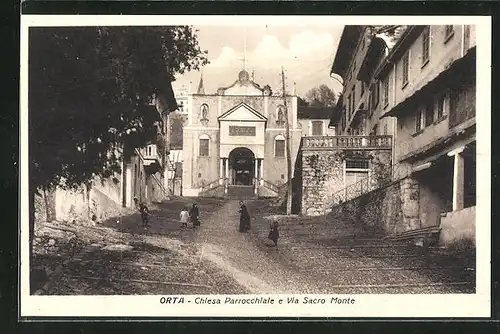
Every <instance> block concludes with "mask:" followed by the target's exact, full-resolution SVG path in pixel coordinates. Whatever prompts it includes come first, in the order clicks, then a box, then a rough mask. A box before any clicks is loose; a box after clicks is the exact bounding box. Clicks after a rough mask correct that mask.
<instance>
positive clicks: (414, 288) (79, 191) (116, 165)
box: [20, 15, 492, 318]
mask: <svg viewBox="0 0 500 334" xmlns="http://www.w3.org/2000/svg"><path fill="white" fill-rule="evenodd" d="M384 23H392V24H391V25H385V24H384ZM407 23H412V24H413V25H407ZM444 23H446V25H445V24H444ZM490 54H491V20H490V18H489V17H487V16H482V17H479V16H467V17H466V16H463V17H458V16H428V17H425V16H420V17H419V16H390V17H383V16H359V17H356V16H237V15H231V16H154V15H153V16H141V15H134V16H126V15H119V16H112V15H110V16H105V15H86V16H85V15H84V16H79V15H57V16H51V15H23V16H22V18H21V90H20V93H21V95H20V97H21V102H20V103H21V109H20V110H21V118H20V121H21V123H20V128H21V132H20V133H21V138H20V143H21V161H20V165H21V166H22V167H23V169H22V170H21V187H22V188H21V190H22V191H21V221H20V230H21V234H20V244H21V252H20V286H21V296H20V307H21V310H20V314H21V316H22V317H32V316H39V317H55V316H57V317H84V318H90V317H121V316H123V317H176V318H178V317H205V316H210V317H299V316H300V317H334V318H337V317H411V318H419V317H489V316H490V302H491V297H490V282H491V279H490V277H491V272H490V271H491V270H490V248H491V245H490V244H491V226H490V225H491V218H490V217H491V214H490V211H491V207H490V201H491V198H490V175H491V173H490V153H491V148H490V147H491V145H490V123H491V113H492V111H491V105H490V97H491V93H490V91H491V88H490V86H491V75H490V72H491V69H490V67H491V56H490ZM477 127H479V128H477ZM477 160H479V161H478V162H479V164H476V161H477ZM476 165H479V166H480V167H481V168H480V174H478V172H477V169H476Z"/></svg>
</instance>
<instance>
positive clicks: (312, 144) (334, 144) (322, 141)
mask: <svg viewBox="0 0 500 334" xmlns="http://www.w3.org/2000/svg"><path fill="white" fill-rule="evenodd" d="M336 148H355V149H391V148H392V136H314V137H303V138H302V150H329V149H336Z"/></svg>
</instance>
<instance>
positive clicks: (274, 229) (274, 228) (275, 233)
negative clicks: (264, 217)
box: [268, 221, 280, 249]
mask: <svg viewBox="0 0 500 334" xmlns="http://www.w3.org/2000/svg"><path fill="white" fill-rule="evenodd" d="M270 228H271V229H270V231H269V236H268V238H269V239H271V240H272V241H273V242H274V246H275V247H276V249H278V239H279V237H280V232H279V230H278V222H277V221H274V222H272V224H271V226H270Z"/></svg>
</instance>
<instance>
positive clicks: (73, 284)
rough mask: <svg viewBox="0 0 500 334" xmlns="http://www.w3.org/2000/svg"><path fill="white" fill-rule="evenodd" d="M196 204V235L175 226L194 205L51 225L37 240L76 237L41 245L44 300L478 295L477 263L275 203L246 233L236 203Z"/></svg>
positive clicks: (259, 203) (257, 205) (172, 204)
mask: <svg viewBox="0 0 500 334" xmlns="http://www.w3.org/2000/svg"><path fill="white" fill-rule="evenodd" d="M198 203H199V205H200V208H201V222H202V223H201V227H200V228H199V229H196V230H194V229H192V228H188V229H182V228H181V227H180V223H179V222H178V221H177V219H178V213H179V212H180V209H181V208H182V207H183V206H185V205H189V204H190V201H189V200H173V201H167V202H164V203H162V204H159V205H157V206H156V207H154V208H152V209H151V212H152V216H151V224H150V227H149V228H148V229H147V230H144V229H143V228H142V227H141V224H140V218H139V216H138V215H136V214H133V215H129V216H125V217H122V218H120V219H113V220H109V221H106V222H103V223H101V224H97V225H96V226H90V227H89V226H67V225H64V224H63V223H61V224H55V223H52V224H51V225H46V226H45V227H44V228H43V229H41V230H39V234H40V233H41V232H43V231H45V232H47V231H52V232H54V231H59V232H62V231H61V229H63V230H67V231H73V232H71V234H74V235H76V236H77V237H76V238H74V237H73V238H71V239H70V240H71V242H69V243H71V244H72V245H73V244H74V245H73V246H72V247H69V246H68V245H69V243H66V244H65V241H64V236H59V237H60V239H58V238H57V237H56V236H54V235H56V234H57V233H56V234H54V233H53V237H52V238H50V239H52V240H54V241H53V242H50V243H53V244H56V245H60V246H58V248H57V253H58V256H56V255H55V254H53V253H54V252H52V253H51V251H50V250H47V249H45V250H43V249H44V248H43V247H39V250H38V252H37V253H36V254H37V255H36V257H35V260H36V265H38V266H43V267H45V268H49V273H52V275H49V277H51V278H50V280H51V281H53V282H52V283H51V284H47V285H46V286H45V290H39V291H38V292H37V293H39V294H90V295H93V294H105V295H111V294H214V293H215V294H219V293H220V294H237V293H252V294H262V293H294V294H296V293H346V294H347V293H350V294H352V293H473V292H474V285H475V284H474V280H475V272H474V271H473V269H471V268H474V263H473V258H470V259H465V258H464V257H460V258H457V256H456V255H455V257H453V256H452V255H450V254H443V253H440V252H439V250H434V251H432V252H431V254H430V255H428V256H427V259H426V257H425V256H424V255H422V254H420V252H419V250H418V248H416V247H412V246H408V245H407V244H403V243H389V242H385V241H384V240H382V239H381V238H379V237H377V236H374V235H370V234H368V233H367V232H365V231H363V230H360V229H358V228H356V227H355V226H352V224H346V223H342V222H340V221H336V220H335V219H334V218H333V217H328V216H324V217H315V218H299V217H286V216H279V215H276V214H277V211H278V210H277V209H276V208H274V207H271V206H269V201H268V200H256V201H250V202H249V203H248V206H249V210H250V214H251V216H252V221H251V223H252V228H251V231H249V232H248V233H240V232H239V231H238V219H239V214H238V201H224V200H215V199H200V200H199V201H198ZM272 219H276V220H278V221H279V222H280V235H281V238H280V241H279V246H278V249H275V248H274V247H273V246H271V242H270V240H267V233H268V231H269V223H270V222H271V221H272ZM57 229H59V230H57ZM59 234H60V233H59ZM50 239H49V241H50ZM75 240H77V241H78V242H76V243H75ZM49 247H50V246H49ZM43 253H45V254H43ZM52 271H53V272H52ZM54 273H56V274H54ZM42 285H43V284H42V283H40V284H39V287H38V288H40V286H42Z"/></svg>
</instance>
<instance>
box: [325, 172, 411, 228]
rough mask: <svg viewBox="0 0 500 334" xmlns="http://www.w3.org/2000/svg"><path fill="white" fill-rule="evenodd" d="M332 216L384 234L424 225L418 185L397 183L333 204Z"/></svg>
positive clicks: (404, 180)
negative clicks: (421, 223) (421, 216)
mask: <svg viewBox="0 0 500 334" xmlns="http://www.w3.org/2000/svg"><path fill="white" fill-rule="evenodd" d="M332 215H333V216H334V217H337V218H338V219H342V220H347V221H350V222H352V223H353V224H355V225H360V226H362V227H363V228H366V229H368V230H373V231H377V232H380V233H384V234H397V233H401V232H405V231H409V230H414V229H416V228H419V227H420V219H419V216H418V215H419V197H418V184H417V182H416V181H415V180H414V179H411V178H406V179H403V180H401V181H398V182H394V183H392V184H390V185H388V186H385V187H381V188H378V189H376V190H373V191H371V192H368V193H366V194H363V195H361V196H359V197H357V198H355V199H352V200H350V201H347V202H345V203H342V204H340V205H337V206H335V207H333V208H332Z"/></svg>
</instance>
